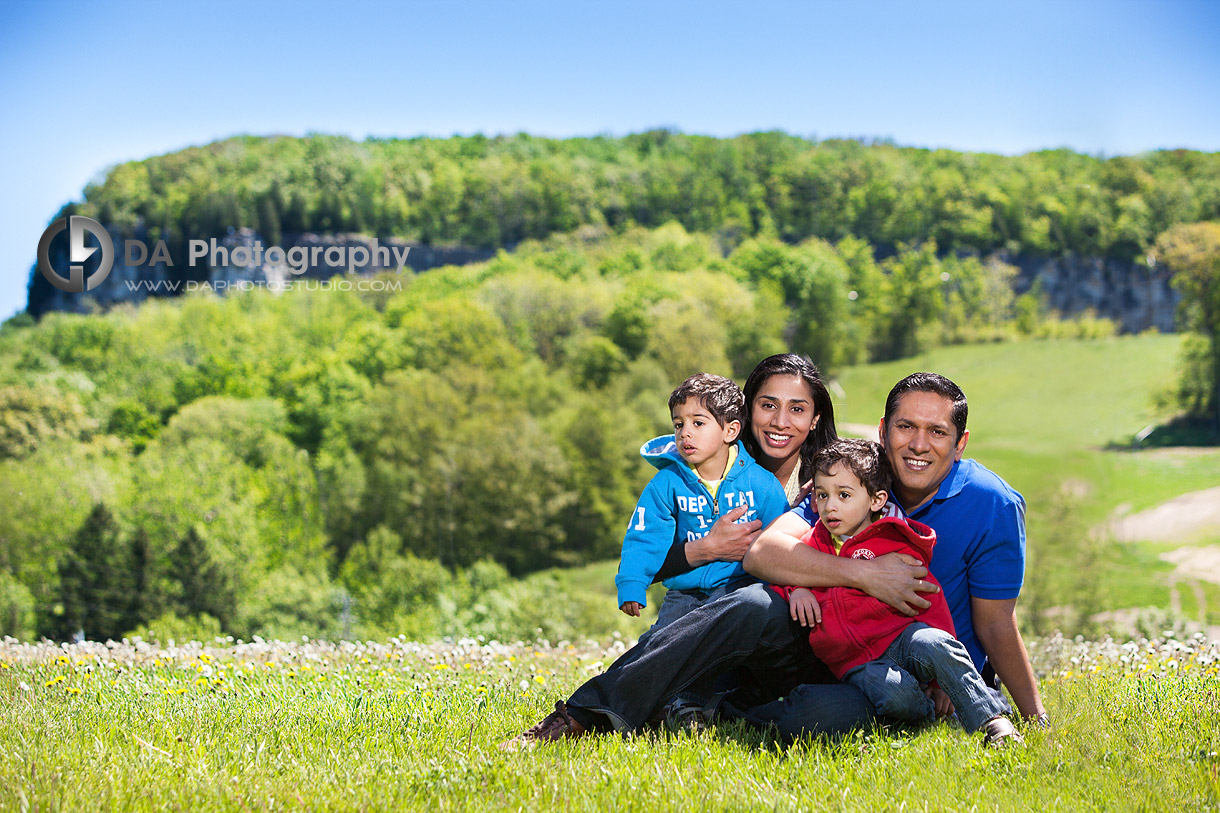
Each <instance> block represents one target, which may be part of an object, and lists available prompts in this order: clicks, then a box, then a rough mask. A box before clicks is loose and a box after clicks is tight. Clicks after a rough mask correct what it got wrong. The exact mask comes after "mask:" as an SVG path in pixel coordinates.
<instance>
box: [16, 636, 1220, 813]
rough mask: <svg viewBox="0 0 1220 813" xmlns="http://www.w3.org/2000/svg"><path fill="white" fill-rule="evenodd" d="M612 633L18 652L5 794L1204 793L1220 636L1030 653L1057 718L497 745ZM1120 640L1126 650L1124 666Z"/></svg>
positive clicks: (1179, 801)
mask: <svg viewBox="0 0 1220 813" xmlns="http://www.w3.org/2000/svg"><path fill="white" fill-rule="evenodd" d="M617 651H619V650H618V649H611V650H606V649H603V648H601V647H591V646H587V645H582V646H580V647H572V646H569V645H566V644H561V645H559V646H557V647H555V648H544V649H537V650H535V649H520V648H506V647H501V646H498V645H494V644H488V645H479V644H476V643H475V642H462V643H459V644H456V645H453V644H448V645H446V644H436V645H431V646H427V647H419V646H417V645H413V644H408V643H403V642H397V641H395V642H391V644H389V645H373V646H365V645H341V646H336V645H332V644H325V643H311V644H279V643H276V644H266V645H247V646H244V647H240V646H239V647H232V646H229V647H209V648H208V649H206V650H203V649H200V648H197V647H191V648H179V649H177V650H172V651H168V652H167V651H163V650H157V649H152V650H147V651H144V652H140V651H138V650H137V649H136V648H134V647H131V646H117V647H114V648H113V649H107V648H105V647H102V646H99V645H96V644H93V645H85V646H83V647H68V648H66V649H63V650H61V649H59V648H57V647H54V646H52V645H46V646H44V647H38V648H35V647H28V646H24V645H15V644H4V645H0V808H2V809H70V810H76V809H123V810H145V809H163V808H167V807H172V808H180V809H197V810H200V809H220V810H238V809H250V808H257V809H269V808H274V807H290V808H300V807H307V808H310V809H345V810H347V809H410V810H420V809H431V808H440V809H505V808H508V809H525V810H535V809H572V810H605V809H618V808H624V809H632V810H635V809H641V810H642V809H652V808H660V809H696V810H718V809H746V808H764V809H779V810H805V809H819V810H838V809H844V808H846V809H854V810H876V809H898V808H900V807H906V808H908V809H932V810H943V809H959V810H969V809H974V808H978V809H986V810H1030V809H1045V810H1077V809H1081V808H1082V807H1083V808H1085V809H1105V810H1109V809H1133V810H1134V809H1178V808H1183V809H1192V810H1193V809H1202V808H1205V807H1214V806H1215V805H1216V804H1217V803H1220V778H1218V773H1217V772H1218V770H1220V695H1218V692H1217V690H1218V689H1220V667H1217V662H1216V656H1217V652H1216V647H1215V646H1214V645H1212V646H1210V647H1208V646H1204V645H1202V644H1200V643H1199V642H1198V641H1191V642H1187V643H1186V644H1185V645H1179V644H1177V643H1176V642H1173V641H1167V642H1161V643H1157V644H1148V645H1145V646H1143V647H1135V648H1130V647H1129V648H1127V649H1123V648H1121V647H1118V646H1116V645H1113V644H1103V645H1080V644H1073V643H1069V642H1064V641H1062V640H1057V641H1050V642H1046V643H1045V644H1043V645H1041V646H1035V648H1034V658H1035V661H1036V662H1038V663H1039V666H1040V669H1041V671H1043V672H1044V674H1046V675H1047V678H1046V680H1045V681H1044V694H1045V698H1046V701H1047V705H1048V708H1049V709H1050V711H1051V713H1052V714H1053V715H1054V718H1055V720H1056V725H1055V727H1054V728H1053V729H1051V730H1049V731H1039V730H1027V731H1026V736H1027V738H1028V744H1027V746H1026V747H1024V748H1020V749H1014V750H1008V751H984V750H983V749H982V748H981V747H980V744H979V740H978V739H977V738H975V737H969V736H967V735H966V734H964V733H963V732H961V731H960V730H957V729H954V728H951V727H949V726H948V725H939V726H935V727H933V728H930V729H925V730H922V731H909V730H878V731H874V732H868V733H865V732H860V733H858V734H856V735H854V736H849V737H847V738H844V739H839V740H808V741H802V742H798V743H795V744H792V745H789V744H786V743H781V742H778V741H776V740H775V739H774V738H772V737H771V736H769V735H768V734H766V733H760V732H758V731H755V730H751V729H749V728H747V727H744V726H742V725H741V724H735V723H728V724H720V725H717V726H715V727H713V728H711V729H706V730H704V731H702V732H698V733H695V734H690V733H686V732H682V733H677V734H669V733H665V732H655V731H654V732H651V733H645V734H643V735H640V736H638V737H636V738H634V739H630V740H624V739H622V738H620V737H618V736H613V735H609V736H593V737H588V738H585V739H582V740H580V741H576V742H566V743H560V744H557V745H551V746H544V747H539V748H537V749H535V750H534V751H532V752H528V753H518V754H510V753H503V752H501V751H499V750H498V749H497V748H496V744H497V743H498V742H499V741H500V740H501V739H503V738H505V737H507V736H509V735H511V734H513V733H515V732H517V731H519V730H521V729H523V728H525V727H527V726H528V725H529V724H531V723H532V722H534V721H535V720H536V719H537V718H538V717H540V716H542V715H543V714H545V713H546V711H547V710H548V708H549V707H550V705H551V704H552V703H553V701H554V699H555V698H557V697H560V696H563V695H565V694H567V693H568V692H569V691H570V690H571V689H572V688H574V687H575V686H576V685H577V684H578V683H579V682H580V681H581V680H583V678H584V676H585V675H587V674H588V673H589V672H590V670H591V669H596V668H598V667H597V666H596V665H595V664H596V663H598V662H602V663H606V662H608V661H609V660H610V659H612V658H613V657H614V656H615V654H616V653H617ZM1124 656H1126V660H1125V662H1124V661H1123V660H1121V658H1123V657H1124Z"/></svg>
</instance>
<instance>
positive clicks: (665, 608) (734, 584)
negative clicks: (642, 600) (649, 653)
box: [644, 576, 754, 635]
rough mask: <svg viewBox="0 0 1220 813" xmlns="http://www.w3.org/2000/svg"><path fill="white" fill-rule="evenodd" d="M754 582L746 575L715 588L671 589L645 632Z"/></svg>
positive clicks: (667, 623) (652, 630)
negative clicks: (704, 589)
mask: <svg viewBox="0 0 1220 813" xmlns="http://www.w3.org/2000/svg"><path fill="white" fill-rule="evenodd" d="M753 583H754V579H753V578H751V577H749V576H745V577H742V578H738V579H737V580H735V581H731V582H729V583H728V584H722V585H720V586H719V587H717V588H715V589H714V590H708V591H703V590H669V591H667V592H666V593H665V599H664V601H662V602H661V609H659V610H657V620H656V621H655V622H653V625H652V626H651V627H649V628H648V632H646V633H644V634H645V635H647V634H649V633H653V632H656V631H657V630H659V629H661V628H662V627H667V626H669V625H670V624H672V623H673V622H675V621H677V620H678V619H679V618H681V617H682V616H684V615H686V614H687V613H689V612H690V611H691V610H694V609H696V608H698V607H702V606H703V605H704V604H709V603H711V602H713V601H715V600H716V599H718V598H723V597H724V596H727V595H728V594H729V593H731V592H733V591H734V590H737V589H739V588H741V587H744V586H746V585H747V584H753Z"/></svg>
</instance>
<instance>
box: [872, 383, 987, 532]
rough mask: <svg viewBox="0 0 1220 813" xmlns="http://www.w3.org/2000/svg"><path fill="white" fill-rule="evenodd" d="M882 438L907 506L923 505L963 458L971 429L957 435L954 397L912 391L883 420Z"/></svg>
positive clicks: (912, 507)
mask: <svg viewBox="0 0 1220 813" xmlns="http://www.w3.org/2000/svg"><path fill="white" fill-rule="evenodd" d="M880 431H881V442H882V443H883V444H884V445H885V454H886V457H888V458H889V460H890V466H891V467H892V468H893V469H894V477H895V479H896V482H895V484H894V486H895V488H894V491H895V492H896V493H897V495H898V497H899V499H900V500H901V501H902V505H903V507H904V508H906V510H907V511H908V512H909V511H913V510H915V509H916V508H918V507H919V506H921V505H923V504H924V503H925V502H927V501H928V500H929V499H931V498H932V495H934V494H935V493H936V489H938V488H939V487H940V483H941V481H942V480H944V479H945V477H946V476H947V475H948V474H949V469H951V468H952V467H953V462H954V461H956V460H961V458H962V452H963V451H965V449H966V440H967V438H969V436H970V433H969V432H968V431H967V432H963V433H962V436H961V437H960V438H957V437H956V435H957V427H955V426H954V425H953V401H952V400H950V399H948V398H946V397H944V396H943V395H937V394H936V393H934V392H908V393H907V394H906V395H904V396H902V397H901V398H899V399H898V404H897V406H896V407H895V409H894V414H893V415H891V416H890V419H889V422H888V424H887V422H886V420H885V419H884V418H883V419H882V420H881V430H880Z"/></svg>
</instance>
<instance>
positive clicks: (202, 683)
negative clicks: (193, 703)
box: [195, 678, 208, 686]
mask: <svg viewBox="0 0 1220 813" xmlns="http://www.w3.org/2000/svg"><path fill="white" fill-rule="evenodd" d="M195 685H196V686H207V685H208V679H207V678H195Z"/></svg>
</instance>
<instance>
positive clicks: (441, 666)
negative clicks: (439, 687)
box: [432, 663, 449, 669]
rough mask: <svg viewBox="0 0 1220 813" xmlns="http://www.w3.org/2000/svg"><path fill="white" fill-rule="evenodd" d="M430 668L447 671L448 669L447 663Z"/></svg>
mask: <svg viewBox="0 0 1220 813" xmlns="http://www.w3.org/2000/svg"><path fill="white" fill-rule="evenodd" d="M432 668H433V669H448V668H449V664H447V663H438V664H437V665H436V666H433V667H432Z"/></svg>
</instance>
